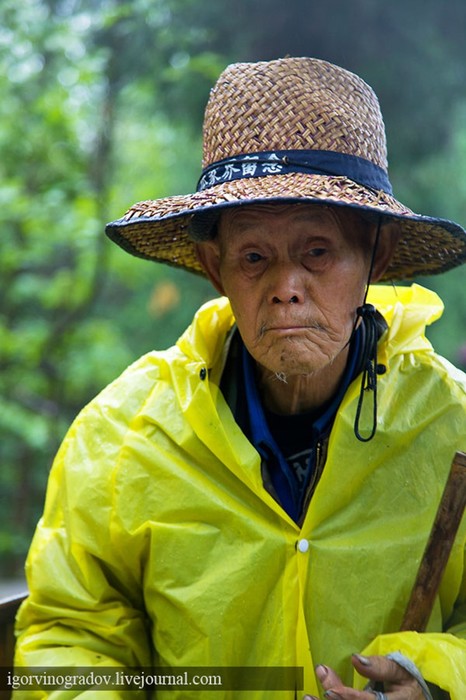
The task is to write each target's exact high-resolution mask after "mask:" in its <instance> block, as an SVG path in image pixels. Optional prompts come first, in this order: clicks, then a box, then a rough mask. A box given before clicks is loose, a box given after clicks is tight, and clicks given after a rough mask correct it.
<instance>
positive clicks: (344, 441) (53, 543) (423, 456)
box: [17, 285, 466, 700]
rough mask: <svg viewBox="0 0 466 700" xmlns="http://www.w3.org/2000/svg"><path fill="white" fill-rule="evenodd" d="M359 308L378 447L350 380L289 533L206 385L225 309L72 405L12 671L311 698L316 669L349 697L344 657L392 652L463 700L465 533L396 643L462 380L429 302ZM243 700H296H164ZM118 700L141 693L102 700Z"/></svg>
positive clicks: (206, 310) (414, 298)
mask: <svg viewBox="0 0 466 700" xmlns="http://www.w3.org/2000/svg"><path fill="white" fill-rule="evenodd" d="M370 301H372V303H374V304H375V305H376V306H377V308H379V310H380V311H381V312H382V313H383V314H384V316H385V318H386V319H387V321H388V324H389V326H390V328H389V331H388V333H387V334H386V335H385V336H384V337H383V339H382V341H381V343H380V346H379V348H380V350H379V359H380V361H381V362H384V363H385V364H386V365H387V368H388V370H387V372H386V374H384V375H382V376H380V377H379V387H378V409H379V421H378V429H377V433H376V436H375V438H374V439H373V440H372V441H371V442H369V443H361V442H359V441H358V440H357V439H356V438H355V436H354V432H353V423H354V417H355V411H356V404H357V400H358V395H359V388H360V380H359V379H357V380H356V381H355V382H353V384H352V385H351V386H350V387H349V389H348V392H347V394H346V396H345V398H344V400H343V403H342V405H341V407H340V409H339V412H338V415H337V417H336V420H335V424H334V427H333V429H332V433H331V436H330V441H329V447H328V457H327V463H326V467H325V470H324V473H323V475H322V477H321V480H320V482H319V484H318V486H317V489H316V491H315V494H314V496H313V499H312V502H311V504H310V506H309V509H308V512H307V514H306V517H305V520H304V523H303V525H302V527H301V528H300V527H298V526H297V525H296V524H295V523H294V522H293V521H292V520H291V519H290V518H289V517H288V516H287V515H286V513H285V512H284V511H283V510H282V508H281V507H280V506H279V505H278V504H277V503H276V502H275V501H274V499H273V498H272V497H271V496H270V495H269V494H268V493H267V491H265V490H264V488H263V485H262V479H261V470H260V459H259V455H258V454H257V452H256V451H255V449H254V448H253V447H252V445H251V444H250V443H249V442H248V440H247V439H246V438H245V436H244V435H243V433H242V432H241V431H240V429H239V428H238V426H237V425H236V423H235V421H234V418H233V416H232V414H231V412H230V409H229V408H228V406H227V404H226V403H225V400H224V398H223V396H222V395H221V393H220V391H219V389H218V384H219V380H220V376H221V370H222V366H223V362H224V359H225V358H224V355H225V352H224V348H225V338H226V336H227V334H228V332H229V331H230V329H231V327H232V325H233V323H234V319H233V317H232V314H231V309H230V306H229V303H228V301H227V300H226V299H224V298H223V299H219V300H216V301H213V302H210V303H209V304H207V305H206V306H204V307H203V308H202V309H201V310H200V311H199V312H198V314H197V315H196V318H195V320H194V322H193V324H192V326H191V327H190V328H189V329H188V330H187V331H186V333H185V334H184V335H183V336H182V338H181V339H180V340H179V342H178V343H177V345H176V346H175V347H173V348H171V349H169V350H167V351H164V352H152V353H149V354H148V355H146V356H145V357H143V358H142V359H140V360H139V361H138V362H136V363H135V364H134V365H132V366H131V367H129V368H128V369H127V370H126V372H125V373H124V374H123V375H122V376H121V377H120V378H119V379H117V380H116V381H115V382H114V383H113V384H111V385H110V386H109V387H107V388H106V389H105V390H104V391H103V392H102V393H101V394H100V395H99V396H98V397H97V398H96V399H95V400H94V401H93V402H92V403H90V404H89V405H88V406H87V407H86V408H85V409H84V410H83V412H82V413H81V414H80V416H79V417H78V418H77V420H76V421H75V423H74V424H73V426H72V427H71V429H70V431H69V433H68V435H67V437H66V439H65V441H64V443H63V445H62V447H61V449H60V451H59V453H58V455H57V458H56V461H55V464H54V466H53V469H52V472H51V476H50V484H49V489H48V494H47V500H46V507H45V514H44V516H43V518H42V520H41V522H40V523H39V526H38V529H37V532H36V535H35V538H34V541H33V544H32V547H31V551H30V554H29V558H28V563H27V572H28V577H29V584H30V591H31V596H30V598H29V601H28V602H27V603H26V604H25V605H24V606H23V608H22V610H21V612H20V616H19V621H18V629H19V632H20V633H21V634H20V638H19V641H18V648H17V663H18V664H19V665H32V666H36V665H38V666H40V665H45V666H53V665H57V666H70V665H73V666H94V667H99V666H109V665H114V664H121V665H124V666H143V667H144V666H149V665H150V664H151V663H155V664H157V665H158V666H175V667H185V666H186V667H190V666H203V667H216V666H219V667H223V666H303V667H304V690H305V691H306V692H307V693H311V694H315V695H318V696H319V697H323V696H322V690H321V689H319V685H318V683H317V681H316V680H315V677H314V672H313V668H314V665H315V664H317V663H324V664H327V665H330V666H332V667H334V668H335V669H336V670H337V672H338V673H340V674H341V675H342V677H343V678H344V680H345V681H346V683H348V684H351V683H353V682H354V683H355V684H356V686H357V687H359V688H361V687H363V685H364V681H363V679H361V678H356V679H354V681H353V671H352V667H351V663H350V655H351V653H352V652H363V651H365V653H368V654H370V653H383V654H385V653H387V652H389V651H401V652H402V653H404V654H406V655H407V656H409V657H410V658H411V659H412V660H413V661H414V662H415V663H416V664H417V665H418V667H419V668H420V670H421V672H422V674H423V675H424V677H425V678H426V680H428V681H430V682H433V683H435V684H437V685H438V686H440V687H441V688H443V689H445V690H447V691H449V692H450V694H451V698H452V700H464V699H465V698H466V577H465V571H464V567H465V562H464V545H465V539H466V523H463V526H462V529H461V532H460V534H459V536H458V538H457V541H456V544H455V546H454V548H453V552H452V555H451V557H450V561H449V564H448V568H447V571H446V575H445V577H444V580H443V583H442V586H441V592H440V596H439V599H438V601H437V603H436V605H435V610H434V612H433V615H432V617H431V620H430V623H429V627H428V632H427V633H425V634H415V633H406V632H405V633H397V629H399V625H400V622H401V619H402V616H403V611H404V608H405V605H406V602H407V599H408V596H409V593H410V590H411V587H412V584H413V581H414V578H415V575H416V571H417V568H418V565H419V561H420V557H421V555H422V552H423V550H424V547H425V544H426V540H427V537H428V534H429V531H430V527H431V525H432V522H433V519H434V514H435V511H436V507H437V504H438V501H439V498H440V495H441V492H442V490H443V486H444V483H445V479H446V476H447V473H448V471H449V468H450V464H451V460H452V457H453V455H454V452H455V450H457V449H462V450H465V449H466V420H465V418H466V406H465V403H466V384H465V378H464V375H463V374H462V373H460V372H459V371H457V370H455V369H454V368H453V367H452V366H451V365H449V364H448V363H447V362H446V361H444V360H442V359H441V358H439V357H438V356H436V355H435V354H434V353H433V351H432V348H431V346H430V344H429V343H428V341H427V340H426V338H425V337H424V326H425V324H426V323H430V322H432V321H433V320H435V319H436V318H438V317H439V316H440V314H441V311H442V304H441V302H440V300H439V299H438V297H437V296H436V295H435V294H433V293H432V292H429V291H427V290H425V289H423V288H421V287H419V286H416V285H414V286H413V287H410V288H408V287H406V288H398V289H397V290H394V289H392V288H389V287H375V288H373V289H372V290H371V295H370ZM206 370H207V372H206ZM365 418H366V419H367V424H368V425H370V416H369V410H368V413H367V415H366V416H365ZM361 426H362V429H364V427H365V423H364V421H363V422H362V424H361ZM445 631H446V633H443V632H445ZM154 649H155V655H154V652H153V651H152V650H154ZM302 694H303V693H302V692H301V691H300V692H298V693H297V697H298V698H299V697H301V696H302ZM319 694H320V695H319ZM238 695H239V696H240V697H245V698H248V699H249V698H251V699H252V700H268V699H269V698H277V700H278V699H280V700H292V698H294V697H295V693H294V692H293V691H290V692H288V691H280V692H278V691H277V692H271V691H269V692H265V691H261V690H256V691H251V692H245V693H244V694H240V693H238V692H234V691H231V692H230V691H216V690H215V691H214V690H209V692H208V693H207V694H206V693H202V692H201V693H200V692H199V689H195V690H194V691H193V692H190V691H189V690H183V691H181V692H179V693H178V692H176V691H174V690H165V691H164V690H158V691H157V694H156V697H157V698H160V699H161V700H179V699H181V698H182V699H183V700H188V699H190V698H197V699H199V698H200V697H202V696H206V697H208V698H209V700H220V699H222V700H224V699H225V700H226V698H234V697H238ZM17 697H21V698H23V697H44V695H43V694H42V693H40V692H39V693H37V695H34V696H32V695H31V696H29V695H28V694H27V693H25V691H24V690H23V691H20V693H19V695H18V696H17ZM53 697H54V698H55V697H57V698H58V697H62V695H61V692H60V691H56V692H55V694H54V695H53ZM63 697H66V698H68V697H73V693H71V694H70V693H69V691H68V694H66V695H64V696H63ZM80 697H82V698H84V697H86V698H87V697H89V698H92V697H95V695H93V694H92V692H88V693H87V694H82V695H80ZM121 697H135V695H134V693H133V694H131V693H130V694H129V695H127V696H126V695H124V693H119V692H117V691H111V690H108V691H105V692H102V691H101V692H99V700H100V699H101V700H107V699H110V698H111V699H116V698H121Z"/></svg>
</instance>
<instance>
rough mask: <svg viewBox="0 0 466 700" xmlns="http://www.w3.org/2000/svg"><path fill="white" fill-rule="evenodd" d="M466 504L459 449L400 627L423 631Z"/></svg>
mask: <svg viewBox="0 0 466 700" xmlns="http://www.w3.org/2000/svg"><path fill="white" fill-rule="evenodd" d="M465 506H466V454H465V453H464V452H457V453H456V454H455V457H454V459H453V463H452V465H451V470H450V474H449V476H448V479H447V483H446V485H445V490H444V492H443V495H442V498H441V501H440V504H439V507H438V510H437V515H436V517H435V520H434V524H433V526H432V530H431V533H430V537H429V540H428V542H427V546H426V549H425V551H424V556H423V558H422V561H421V565H420V567H419V570H418V573H417V578H416V581H415V583H414V586H413V590H412V592H411V597H410V599H409V603H408V605H407V607H406V611H405V615H404V618H403V622H402V623H401V631H406V630H414V631H416V632H424V630H425V628H426V626H427V622H428V620H429V617H430V614H431V612H432V608H433V606H434V601H435V596H436V595H437V592H438V589H439V586H440V582H441V580H442V576H443V573H444V571H445V567H446V565H447V562H448V557H449V556H450V552H451V549H452V547H453V542H454V540H455V536H456V533H457V532H458V528H459V526H460V523H461V518H462V517H463V512H464V509H465Z"/></svg>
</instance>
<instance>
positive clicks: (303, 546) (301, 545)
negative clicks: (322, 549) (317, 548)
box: [298, 540, 309, 554]
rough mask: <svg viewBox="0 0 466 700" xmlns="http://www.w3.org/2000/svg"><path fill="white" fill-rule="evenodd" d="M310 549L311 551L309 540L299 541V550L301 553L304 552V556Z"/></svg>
mask: <svg viewBox="0 0 466 700" xmlns="http://www.w3.org/2000/svg"><path fill="white" fill-rule="evenodd" d="M308 549H309V542H308V540H298V550H299V551H300V552H303V554H304V552H307V550H308Z"/></svg>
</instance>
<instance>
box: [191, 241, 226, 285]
mask: <svg viewBox="0 0 466 700" xmlns="http://www.w3.org/2000/svg"><path fill="white" fill-rule="evenodd" d="M196 255H197V259H198V260H199V262H200V263H201V265H202V268H203V270H204V272H205V273H206V275H207V277H208V278H209V280H210V281H211V283H212V284H213V286H214V287H215V289H216V290H217V292H218V293H219V294H221V295H222V296H224V295H225V290H224V288H223V285H222V279H221V275H220V248H219V245H218V242H217V241H215V240H213V241H205V242H203V243H196Z"/></svg>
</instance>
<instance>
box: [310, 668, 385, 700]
mask: <svg viewBox="0 0 466 700" xmlns="http://www.w3.org/2000/svg"><path fill="white" fill-rule="evenodd" d="M315 671H316V676H317V678H318V680H319V682H320V684H321V686H322V688H323V690H324V696H325V698H327V700H374V695H373V693H370V692H368V693H366V692H364V691H358V690H354V689H353V688H348V687H347V686H346V685H344V683H343V681H342V680H341V678H340V676H339V675H338V674H337V673H336V672H335V671H334V670H333V669H332V668H330V666H324V665H323V664H320V665H319V666H317V667H316V669H315Z"/></svg>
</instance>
